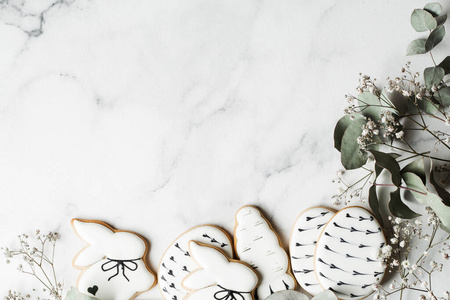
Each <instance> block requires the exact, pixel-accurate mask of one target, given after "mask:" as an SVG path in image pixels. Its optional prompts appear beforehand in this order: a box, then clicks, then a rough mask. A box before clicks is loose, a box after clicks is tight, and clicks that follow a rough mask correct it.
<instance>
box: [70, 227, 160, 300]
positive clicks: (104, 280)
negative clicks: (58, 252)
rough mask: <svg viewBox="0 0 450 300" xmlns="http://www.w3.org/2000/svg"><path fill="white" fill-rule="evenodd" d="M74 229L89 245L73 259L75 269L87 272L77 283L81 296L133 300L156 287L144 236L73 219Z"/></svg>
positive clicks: (104, 299) (105, 299)
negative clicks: (147, 257) (149, 266)
mask: <svg viewBox="0 0 450 300" xmlns="http://www.w3.org/2000/svg"><path fill="white" fill-rule="evenodd" d="M72 227H73V229H74V230H75V232H76V233H77V234H78V236H79V237H80V238H81V239H82V240H84V241H85V242H87V243H88V245H87V246H86V247H85V248H83V249H82V250H81V251H80V252H79V253H78V254H77V255H76V256H75V258H74V259H73V265H74V267H76V268H78V269H81V270H83V272H82V273H81V274H80V276H79V277H78V281H77V286H78V289H79V291H80V292H81V293H85V294H87V295H91V296H95V297H96V298H99V299H102V300H129V299H133V298H135V297H136V296H137V295H138V294H140V293H143V292H145V291H148V290H149V289H151V288H152V287H153V286H154V285H155V284H156V280H155V275H154V274H153V272H151V271H150V269H149V268H148V267H147V265H146V263H145V257H146V255H147V251H148V246H147V243H146V242H145V240H144V239H143V238H142V237H140V236H139V235H137V234H135V233H132V232H128V231H122V230H114V229H113V228H111V227H110V226H108V225H107V224H106V223H102V222H99V221H87V220H80V219H73V220H72Z"/></svg>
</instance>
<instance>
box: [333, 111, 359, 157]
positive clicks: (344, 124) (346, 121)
mask: <svg viewBox="0 0 450 300" xmlns="http://www.w3.org/2000/svg"><path fill="white" fill-rule="evenodd" d="M354 119H363V117H361V116H360V115H355V116H354ZM352 122H353V120H352V118H350V116H349V115H345V116H343V117H342V118H341V119H340V120H339V121H338V122H337V123H336V127H335V128H334V148H336V149H337V150H338V151H341V143H342V137H343V136H344V133H345V131H346V130H347V128H348V126H350V124H351V123H352Z"/></svg>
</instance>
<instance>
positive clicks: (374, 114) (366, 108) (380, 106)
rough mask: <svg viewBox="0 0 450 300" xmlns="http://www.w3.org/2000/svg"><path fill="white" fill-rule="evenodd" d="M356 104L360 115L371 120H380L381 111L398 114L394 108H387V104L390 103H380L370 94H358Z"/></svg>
mask: <svg viewBox="0 0 450 300" xmlns="http://www.w3.org/2000/svg"><path fill="white" fill-rule="evenodd" d="M358 103H359V106H360V107H361V113H362V114H363V115H364V116H366V117H368V118H371V119H372V120H380V119H381V114H382V113H383V111H390V112H392V113H394V114H398V111H397V110H396V109H395V108H393V107H390V106H389V104H391V102H390V101H389V102H388V104H386V103H385V101H383V102H382V101H380V99H379V98H378V97H377V96H376V95H374V94H372V93H371V92H364V93H362V94H360V95H359V96H358ZM391 105H392V104H391Z"/></svg>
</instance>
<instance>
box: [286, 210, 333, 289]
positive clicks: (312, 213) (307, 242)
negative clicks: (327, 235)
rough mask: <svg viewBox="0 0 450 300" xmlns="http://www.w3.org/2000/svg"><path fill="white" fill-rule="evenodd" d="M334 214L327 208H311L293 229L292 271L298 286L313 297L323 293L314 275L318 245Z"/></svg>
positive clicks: (290, 243)
mask: <svg viewBox="0 0 450 300" xmlns="http://www.w3.org/2000/svg"><path fill="white" fill-rule="evenodd" d="M334 214H335V211H334V210H332V209H329V208H326V207H311V208H309V209H307V210H305V211H304V212H302V213H301V214H300V215H299V216H298V218H297V221H296V222H295V224H294V227H293V228H292V233H291V238H290V241H289V254H290V257H291V267H292V271H293V273H294V276H295V279H297V282H298V284H300V286H301V287H302V288H303V289H304V290H305V291H306V292H308V293H309V294H311V295H313V296H314V295H317V294H318V293H320V292H321V291H323V288H322V287H321V286H320V284H319V282H318V281H317V277H316V274H315V273H314V252H315V250H316V243H317V240H318V239H319V236H320V233H321V232H322V230H323V228H324V227H325V225H326V224H327V222H328V221H329V220H330V219H331V218H332V217H333V216H334Z"/></svg>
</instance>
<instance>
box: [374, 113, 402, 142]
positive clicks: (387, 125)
mask: <svg viewBox="0 0 450 300" xmlns="http://www.w3.org/2000/svg"><path fill="white" fill-rule="evenodd" d="M380 127H381V128H382V129H384V130H385V131H384V134H383V136H384V137H387V138H391V139H394V138H396V139H402V138H403V136H404V132H403V131H402V130H401V129H402V125H401V124H400V122H398V120H397V118H396V117H395V115H394V114H393V113H392V112H391V111H389V110H387V111H384V112H383V113H382V114H381V124H380Z"/></svg>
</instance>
